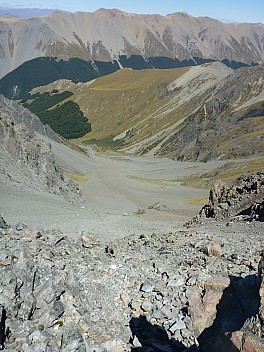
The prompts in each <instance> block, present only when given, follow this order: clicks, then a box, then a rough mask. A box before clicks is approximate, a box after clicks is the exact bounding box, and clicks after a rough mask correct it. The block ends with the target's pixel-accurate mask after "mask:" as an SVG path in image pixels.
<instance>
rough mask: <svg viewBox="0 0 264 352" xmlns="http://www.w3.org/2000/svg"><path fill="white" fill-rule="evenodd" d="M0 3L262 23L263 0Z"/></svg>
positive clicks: (39, 0) (25, 0) (27, 0)
mask: <svg viewBox="0 0 264 352" xmlns="http://www.w3.org/2000/svg"><path fill="white" fill-rule="evenodd" d="M0 6H5V7H16V8H23V7H31V8H32V7H38V8H54V9H61V10H65V11H72V12H75V11H88V12H90V11H95V10H96V9H98V8H100V7H104V8H118V9H120V10H123V11H126V12H132V13H159V14H162V15H166V14H168V13H173V12H178V11H184V12H187V13H189V14H190V15H193V16H209V17H213V18H218V19H230V20H234V21H237V22H262V23H264V0H218V1H216V0H179V1H178V0H133V1H128V0H123V1H122V0H96V1H94V0H33V1H32V0H31V1H30V0H4V1H1V0H0Z"/></svg>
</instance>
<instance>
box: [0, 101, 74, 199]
mask: <svg viewBox="0 0 264 352" xmlns="http://www.w3.org/2000/svg"><path fill="white" fill-rule="evenodd" d="M34 131H37V132H40V133H43V134H44V133H45V128H44V126H43V125H42V124H41V122H40V121H39V119H38V118H37V117H36V116H35V115H33V114H31V113H30V112H29V111H28V110H26V109H24V108H22V107H21V106H19V105H18V104H17V103H15V102H10V101H8V100H7V99H5V98H3V97H0V141H1V145H0V160H1V166H0V173H1V174H2V175H1V176H3V177H4V178H6V179H8V180H9V181H13V182H16V183H20V184H22V185H28V186H29V187H33V188H36V189H39V188H40V189H45V190H47V191H49V192H52V193H56V194H61V195H63V196H65V197H66V198H68V199H69V200H73V199H77V198H78V192H79V190H78V188H77V186H76V185H75V184H74V183H72V182H71V181H67V180H66V179H65V176H64V175H63V173H62V171H61V170H60V168H59V167H58V166H57V164H56V163H55V160H54V155H53V153H52V151H51V147H50V145H49V144H48V143H45V142H43V141H41V140H40V139H39V138H38V137H37V136H36V135H35V133H34ZM53 134H54V132H53ZM54 135H55V134H54Z"/></svg>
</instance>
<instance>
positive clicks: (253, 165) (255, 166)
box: [178, 158, 264, 189]
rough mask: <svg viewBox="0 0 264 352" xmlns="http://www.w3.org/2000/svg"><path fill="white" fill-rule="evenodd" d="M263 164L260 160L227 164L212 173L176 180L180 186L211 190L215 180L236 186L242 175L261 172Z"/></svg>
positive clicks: (263, 161)
mask: <svg viewBox="0 0 264 352" xmlns="http://www.w3.org/2000/svg"><path fill="white" fill-rule="evenodd" d="M263 163H264V160H263V159H262V158H260V159H254V160H249V161H239V162H229V163H226V164H225V165H223V166H221V167H218V168H216V169H215V170H213V171H210V172H207V173H204V174H196V175H191V176H187V177H186V176H185V177H184V179H178V181H182V185H184V186H188V187H194V188H203V189H209V188H211V187H212V185H213V183H214V182H215V181H216V180H221V181H222V182H224V183H225V184H226V185H228V186H231V185H233V184H236V181H237V179H238V178H239V177H241V176H242V175H246V174H248V175H250V174H252V173H256V172H261V171H263Z"/></svg>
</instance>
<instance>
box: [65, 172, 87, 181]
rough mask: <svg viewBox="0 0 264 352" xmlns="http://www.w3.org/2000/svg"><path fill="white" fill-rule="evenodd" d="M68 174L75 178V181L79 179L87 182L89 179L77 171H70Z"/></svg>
mask: <svg viewBox="0 0 264 352" xmlns="http://www.w3.org/2000/svg"><path fill="white" fill-rule="evenodd" d="M67 175H68V176H69V177H70V178H71V179H72V180H73V181H79V182H85V181H87V176H86V175H84V174H81V173H79V172H75V171H68V172H67Z"/></svg>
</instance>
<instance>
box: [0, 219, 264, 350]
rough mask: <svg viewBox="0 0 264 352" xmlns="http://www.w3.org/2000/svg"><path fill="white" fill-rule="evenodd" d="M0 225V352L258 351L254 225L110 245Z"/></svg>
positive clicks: (263, 315)
mask: <svg viewBox="0 0 264 352" xmlns="http://www.w3.org/2000/svg"><path fill="white" fill-rule="evenodd" d="M0 224H1V227H2V230H0V248H1V250H0V272H1V273H0V348H2V349H3V350H6V351H27V352H34V351H86V352H93V351H95V352H103V351H108V352H110V351H111V352H119V351H120V352H121V351H134V352H136V351H148V352H151V351H155V352H158V351H163V352H173V351H175V352H177V351H188V352H191V351H205V352H212V351H214V352H228V351H244V352H259V351H264V341H263V337H264V328H263V322H264V262H263V256H262V253H263V251H264V244H263V231H262V230H263V228H262V227H261V225H262V223H260V222H255V223H254V226H252V223H250V224H243V230H244V231H240V230H241V229H240V228H237V226H238V224H233V225H231V226H234V228H232V231H233V234H232V236H230V235H229V234H228V233H226V232H225V231H224V228H223V229H221V231H220V235H217V232H216V234H215V235H214V231H212V232H211V233H208V232H204V231H203V230H201V228H200V227H198V226H197V227H196V228H195V227H194V228H193V229H191V228H189V229H186V230H184V231H179V232H176V233H169V234H162V235H160V234H152V235H144V234H142V235H133V236H130V237H129V238H124V239H123V240H119V241H116V242H112V243H108V244H103V243H100V242H99V240H98V238H97V237H96V236H94V235H92V234H89V233H83V234H82V236H81V237H80V238H77V239H76V240H74V239H72V238H67V237H66V236H65V235H63V233H61V231H60V230H59V229H56V228H51V229H49V230H43V229H30V228H28V227H27V226H26V225H25V224H17V225H16V226H13V227H8V226H7V224H6V223H5V222H4V220H3V219H2V220H1V221H0ZM219 226H220V225H219ZM221 226H226V224H225V223H223V224H222V225H221ZM228 228H229V230H230V225H229V227H228Z"/></svg>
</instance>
